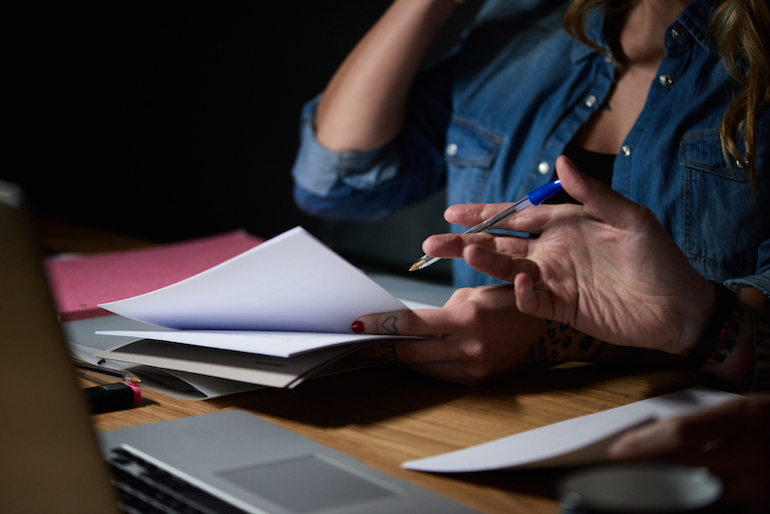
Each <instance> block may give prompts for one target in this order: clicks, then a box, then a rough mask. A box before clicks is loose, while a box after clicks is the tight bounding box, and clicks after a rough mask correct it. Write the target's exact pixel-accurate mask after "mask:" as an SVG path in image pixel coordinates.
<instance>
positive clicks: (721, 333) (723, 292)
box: [672, 281, 738, 370]
mask: <svg viewBox="0 0 770 514" xmlns="http://www.w3.org/2000/svg"><path fill="white" fill-rule="evenodd" d="M711 283H712V284H714V285H715V286H716V287H717V308H716V310H715V311H714V314H713V315H712V316H711V319H710V320H709V324H708V326H707V327H706V329H705V330H704V331H703V334H702V335H701V338H700V340H699V341H698V342H697V343H696V344H695V346H694V347H693V348H691V349H689V350H685V351H684V352H682V353H680V354H679V355H672V357H674V358H675V359H677V360H679V361H682V366H684V367H685V368H688V369H693V370H702V369H703V368H705V367H706V364H707V363H708V360H709V359H710V358H711V357H713V356H714V355H716V354H717V353H719V352H720V351H722V346H723V344H724V341H725V339H727V336H728V335H729V333H730V331H729V328H730V325H732V320H733V314H734V312H735V305H736V303H737V302H738V295H737V294H736V293H735V291H732V290H730V289H728V288H727V287H726V286H725V285H723V284H719V283H716V282H713V281H712V282H711Z"/></svg>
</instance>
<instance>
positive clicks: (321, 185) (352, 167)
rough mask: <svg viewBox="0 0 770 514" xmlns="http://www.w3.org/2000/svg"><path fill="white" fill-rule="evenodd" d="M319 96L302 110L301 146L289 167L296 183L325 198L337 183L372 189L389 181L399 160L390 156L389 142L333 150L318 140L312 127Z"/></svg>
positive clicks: (394, 174) (396, 168)
mask: <svg viewBox="0 0 770 514" xmlns="http://www.w3.org/2000/svg"><path fill="white" fill-rule="evenodd" d="M318 99H319V98H316V99H314V100H312V101H311V102H308V103H307V104H306V105H305V107H304V108H303V110H302V118H301V122H300V123H301V124H300V148H299V152H298V154H297V158H296V161H295V163H294V167H293V169H292V176H293V177H294V181H295V182H296V184H297V185H298V186H299V187H301V188H303V189H304V190H305V191H307V192H309V193H312V194H314V195H317V196H323V197H326V196H329V195H330V193H331V192H332V190H333V189H334V188H335V186H338V185H339V184H340V183H348V184H349V185H351V186H352V187H356V188H359V189H372V188H375V187H376V186H377V185H379V184H381V183H383V182H386V181H388V180H392V179H393V177H395V176H396V173H397V171H398V162H397V159H395V158H393V157H391V156H389V145H386V146H385V147H383V148H378V149H375V150H370V151H366V152H334V151H332V150H329V149H328V148H326V147H324V146H323V145H322V144H321V143H319V142H318V139H317V138H316V135H315V130H314V127H313V120H314V117H315V110H316V106H317V105H318ZM390 153H392V152H390Z"/></svg>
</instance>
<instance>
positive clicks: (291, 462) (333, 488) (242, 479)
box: [216, 455, 397, 512]
mask: <svg viewBox="0 0 770 514" xmlns="http://www.w3.org/2000/svg"><path fill="white" fill-rule="evenodd" d="M216 475H217V476H219V477H221V478H223V479H225V480H227V481H229V482H231V483H233V484H235V485H237V486H239V487H242V488H244V489H246V490H248V491H250V492H251V493H253V494H256V495H258V496H261V497H262V498H264V499H266V500H268V501H271V502H273V503H276V504H278V505H280V506H281V507H283V508H285V509H288V510H291V511H294V512H314V511H321V510H324V509H329V508H334V507H344V506H347V505H350V504H353V503H358V502H363V501H368V500H373V499H376V498H382V497H385V496H393V495H396V494H397V493H396V492H394V491H393V490H391V489H387V488H385V487H383V486H382V485H380V484H379V483H377V482H375V480H376V479H375V478H373V477H372V478H370V477H367V476H366V475H364V474H360V473H355V472H352V471H349V470H347V469H345V468H343V467H341V466H340V465H337V464H336V463H334V462H332V461H329V460H327V459H325V458H324V457H322V456H318V455H303V456H300V457H294V458H292V459H288V460H282V461H278V462H271V463H269V464H259V465H256V466H249V467H245V468H238V469H233V470H228V471H220V472H218V473H216Z"/></svg>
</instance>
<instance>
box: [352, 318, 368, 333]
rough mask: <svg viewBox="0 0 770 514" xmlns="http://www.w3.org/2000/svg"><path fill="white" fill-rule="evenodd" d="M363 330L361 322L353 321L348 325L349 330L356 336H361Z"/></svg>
mask: <svg viewBox="0 0 770 514" xmlns="http://www.w3.org/2000/svg"><path fill="white" fill-rule="evenodd" d="M364 328H365V327H364V324H363V322H361V321H354V322H353V324H352V325H350V330H352V331H353V332H355V333H356V334H361V333H362V332H363V331H364Z"/></svg>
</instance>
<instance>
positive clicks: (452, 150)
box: [446, 143, 457, 157]
mask: <svg viewBox="0 0 770 514" xmlns="http://www.w3.org/2000/svg"><path fill="white" fill-rule="evenodd" d="M446 154H447V155H449V156H450V157H454V156H455V155H457V145H456V144H454V143H449V144H448V145H446Z"/></svg>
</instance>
